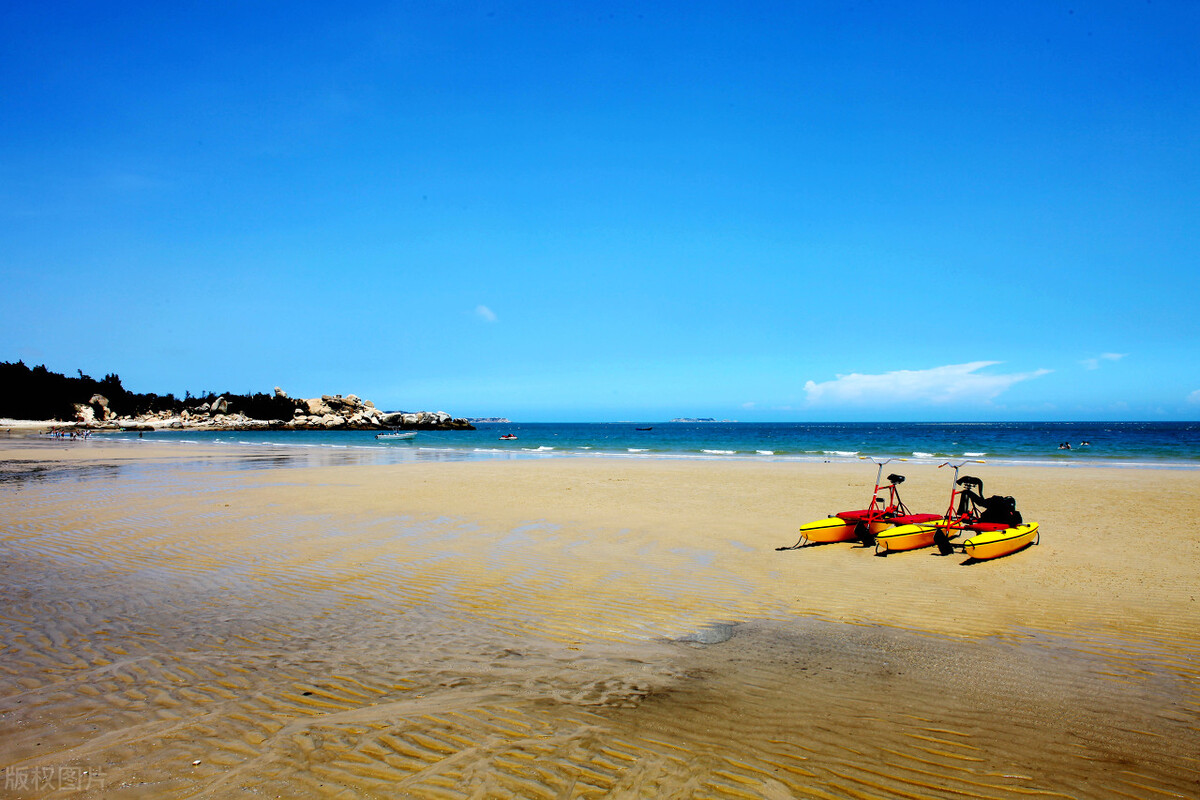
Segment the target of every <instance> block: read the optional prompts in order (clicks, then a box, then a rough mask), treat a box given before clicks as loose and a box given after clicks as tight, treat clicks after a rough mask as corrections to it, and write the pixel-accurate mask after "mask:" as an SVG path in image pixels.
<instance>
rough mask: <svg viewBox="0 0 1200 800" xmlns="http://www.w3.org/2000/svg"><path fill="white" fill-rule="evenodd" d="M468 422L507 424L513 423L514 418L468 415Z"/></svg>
mask: <svg viewBox="0 0 1200 800" xmlns="http://www.w3.org/2000/svg"><path fill="white" fill-rule="evenodd" d="M467 422H503V423H504V424H506V425H511V424H512V420H511V419H509V418H508V417H467Z"/></svg>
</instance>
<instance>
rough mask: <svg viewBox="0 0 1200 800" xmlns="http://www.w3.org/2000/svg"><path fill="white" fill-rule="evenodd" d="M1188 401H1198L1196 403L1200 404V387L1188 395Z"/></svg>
mask: <svg viewBox="0 0 1200 800" xmlns="http://www.w3.org/2000/svg"><path fill="white" fill-rule="evenodd" d="M1187 401H1188V402H1189V403H1196V404H1200V389H1197V390H1196V391H1194V392H1192V393H1191V394H1189V395H1188V396H1187Z"/></svg>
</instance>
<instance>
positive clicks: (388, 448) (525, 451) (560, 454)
mask: <svg viewBox="0 0 1200 800" xmlns="http://www.w3.org/2000/svg"><path fill="white" fill-rule="evenodd" d="M8 423H16V424H13V425H9V424H8ZM51 429H52V428H51V427H46V426H41V425H40V424H38V423H36V421H28V420H26V421H14V420H0V446H2V443H3V442H4V441H6V440H7V441H9V442H13V441H24V442H25V443H26V444H27V445H28V446H31V447H35V446H37V444H38V443H47V444H61V443H63V442H68V443H71V442H74V443H78V444H86V445H88V446H108V445H112V446H125V445H136V446H139V447H141V446H147V445H151V444H153V445H164V446H167V447H180V446H183V447H200V448H210V447H211V448H233V449H235V450H240V449H244V448H263V449H269V450H274V451H280V450H288V449H295V450H299V451H309V450H314V449H315V450H320V449H342V450H356V451H364V452H369V453H382V452H390V453H391V454H392V455H393V456H395V460H394V461H389V460H386V459H384V460H379V461H376V462H375V463H395V461H404V460H421V458H423V457H432V456H431V454H439V453H440V454H446V455H447V457H451V456H453V457H459V458H462V459H464V460H480V461H486V460H511V459H520V460H524V459H555V458H568V459H575V458H583V459H587V458H604V459H618V460H631V461H638V460H647V461H657V460H661V461H696V462H705V461H718V462H730V463H739V462H757V463H765V464H788V463H800V464H821V463H825V464H864V463H865V462H867V461H869V459H870V458H871V456H869V455H828V454H824V455H817V454H797V453H774V454H770V455H766V454H761V453H751V452H749V451H746V452H721V453H717V452H708V451H705V452H678V451H668V450H660V451H656V452H648V451H639V452H625V451H621V450H619V449H614V450H602V449H558V448H553V447H551V448H547V447H538V448H528V447H520V446H513V447H493V446H483V445H484V443H483V442H476V443H468V444H458V445H457V446H455V443H454V442H450V441H447V440H441V441H438V442H436V444H437V445H438V446H433V444H424V442H428V441H429V440H428V439H417V440H415V441H411V442H406V443H405V444H406V445H409V446H410V447H409V448H408V449H403V450H402V449H398V448H396V447H395V446H394V445H387V444H380V443H378V442H376V441H375V440H374V438H373V437H374V434H375V433H377V431H371V430H367V431H346V430H339V429H330V430H327V431H323V433H327V434H348V435H349V436H352V437H355V438H356V439H360V441H349V442H346V441H342V442H328V441H325V442H311V441H310V442H286V441H253V440H243V441H211V440H210V441H206V440H204V439H191V440H186V441H178V440H176V441H172V439H177V437H184V436H189V435H195V434H197V433H199V434H201V435H202V436H203V435H212V436H222V435H236V434H249V435H251V436H253V435H257V434H265V435H269V436H278V437H280V438H291V437H293V436H295V437H304V436H305V435H306V434H312V433H314V431H311V430H310V431H302V430H285V429H278V430H270V431H265V430H262V429H247V428H229V429H216V428H208V427H205V428H188V429H158V430H155V431H140V432H139V431H120V430H115V431H114V430H107V429H90V430H89V431H88V433H89V435H88V436H87V437H86V441H81V440H80V438H77V439H75V440H71V439H70V437H69V436H68V437H65V438H64V437H53V436H50V435H49V432H50V430H51ZM64 430H67V431H69V430H70V427H69V426H68V427H66V428H64ZM78 430H79V431H80V432H81V433H82V432H83V431H84V430H88V429H83V428H80V429H78ZM144 433H153V434H155V436H154V437H153V439H152V440H146V439H145V438H144V437H143V436H141V435H140V434H144ZM318 433H320V432H318ZM425 433H426V434H429V433H433V434H441V433H449V434H450V435H451V436H455V437H457V436H458V435H459V434H458V432H455V431H446V430H433V431H426V432H425ZM366 434H370V435H371V436H370V438H366V436H365V435H366ZM81 438H82V437H81ZM421 454H424V455H421ZM880 457H883V456H880ZM898 460H900V461H904V462H907V463H908V464H915V465H927V464H933V465H935V466H936V465H937V464H940V463H944V462H946V461H952V462H956V461H963V460H966V461H967V462H968V463H974V462H975V461H976V459H972V458H967V459H963V457H961V456H956V455H955V456H929V457H926V456H903V457H899V459H898ZM366 461H367V462H368V463H370V460H369V459H367V460H366ZM984 463H986V464H987V465H988V466H995V467H1003V468H1008V467H1037V468H1049V469H1053V468H1058V467H1062V468H1069V469H1076V468H1082V469H1092V468H1097V469H1114V470H1130V469H1133V470H1137V469H1147V470H1172V471H1174V470H1182V471H1195V470H1200V461H1189V460H1172V459H1167V458H1162V459H1153V460H1150V459H1147V460H1143V461H1137V460H1118V459H1117V458H1115V457H1114V458H1107V459H1106V458H1100V457H1095V458H1091V459H1087V458H1080V457H1076V456H1072V457H1071V458H1070V460H1066V459H1057V460H1055V459H1047V458H1045V457H1015V456H993V457H989V458H985V459H984ZM868 477H869V476H868Z"/></svg>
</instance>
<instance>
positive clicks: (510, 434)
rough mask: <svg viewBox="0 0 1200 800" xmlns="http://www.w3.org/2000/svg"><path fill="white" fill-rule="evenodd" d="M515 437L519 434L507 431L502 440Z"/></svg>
mask: <svg viewBox="0 0 1200 800" xmlns="http://www.w3.org/2000/svg"><path fill="white" fill-rule="evenodd" d="M515 438H517V435H516V434H515V433H506V434H504V435H503V436H501V437H500V440H501V441H504V440H505V439H515Z"/></svg>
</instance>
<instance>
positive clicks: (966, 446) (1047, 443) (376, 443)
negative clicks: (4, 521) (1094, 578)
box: [97, 422, 1200, 468]
mask: <svg viewBox="0 0 1200 800" xmlns="http://www.w3.org/2000/svg"><path fill="white" fill-rule="evenodd" d="M476 427H477V428H478V430H474V431H421V432H420V433H418V435H417V436H416V437H415V438H413V439H408V440H399V441H390V442H389V441H384V440H377V439H376V438H375V432H373V431H237V432H234V431H197V430H182V431H168V430H163V431H157V432H154V433H148V434H146V435H145V436H144V437H139V435H138V434H136V433H117V434H104V438H113V439H122V440H133V441H146V442H150V441H153V442H157V443H167V442H178V443H187V444H214V445H228V446H246V445H256V446H265V447H271V446H279V447H289V448H298V447H299V448H306V449H308V450H309V452H310V453H311V454H312V458H311V460H314V461H318V462H339V463H341V462H346V461H356V462H360V463H397V462H404V461H436V460H464V459H517V458H561V457H578V456H604V457H610V458H662V459H730V460H744V459H754V460H762V461H838V460H845V461H851V460H855V459H858V458H863V457H871V458H906V459H908V460H910V461H920V462H936V463H941V462H943V461H947V460H950V461H953V460H956V459H984V460H986V461H988V462H989V463H996V464H1004V463H1012V464H1043V465H1088V466H1115V467H1146V466H1150V467H1174V468H1200V422H978V423H973V422H951V423H898V422H886V423H866V422H854V423H805V422H767V423H756V422H589V423H561V422H518V423H511V424H510V423H478V424H477V426H476ZM644 428H649V430H640V429H644ZM506 434H513V435H515V436H516V437H517V438H516V439H510V440H501V439H500V437H501V436H502V435H506ZM97 438H99V437H97ZM1066 444H1069V445H1070V449H1067V448H1066V447H1064V445H1066Z"/></svg>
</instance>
